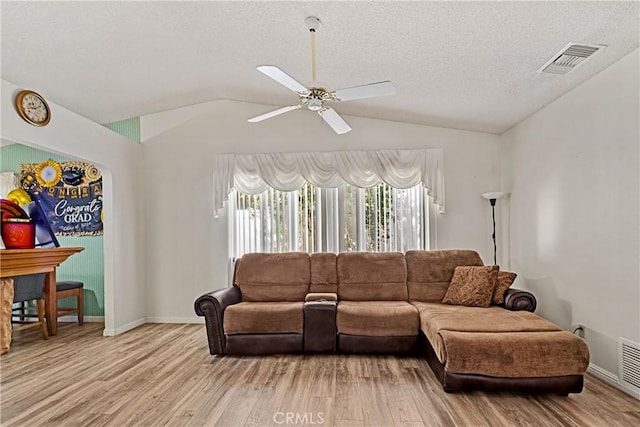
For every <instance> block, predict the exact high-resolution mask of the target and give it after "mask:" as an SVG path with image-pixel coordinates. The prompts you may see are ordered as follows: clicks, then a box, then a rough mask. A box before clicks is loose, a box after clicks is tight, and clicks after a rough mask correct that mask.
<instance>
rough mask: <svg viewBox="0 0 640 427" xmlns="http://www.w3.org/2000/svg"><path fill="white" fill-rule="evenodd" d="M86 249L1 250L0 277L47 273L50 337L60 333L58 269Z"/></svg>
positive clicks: (46, 289)
mask: <svg viewBox="0 0 640 427" xmlns="http://www.w3.org/2000/svg"><path fill="white" fill-rule="evenodd" d="M83 250H84V248H81V247H73V248H48V249H0V277H14V276H24V275H27V274H35V273H47V275H46V277H45V281H44V298H45V303H44V304H45V305H44V307H45V314H46V316H47V327H48V329H49V335H55V334H57V333H58V302H57V299H56V267H57V266H59V265H60V264H61V263H62V262H63V261H65V260H66V259H67V258H69V257H70V256H71V255H73V254H75V253H78V252H81V251H83Z"/></svg>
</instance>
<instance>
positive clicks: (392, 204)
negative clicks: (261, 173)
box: [229, 183, 431, 258]
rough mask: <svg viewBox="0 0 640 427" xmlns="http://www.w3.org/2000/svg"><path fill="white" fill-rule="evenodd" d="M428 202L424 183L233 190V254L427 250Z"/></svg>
mask: <svg viewBox="0 0 640 427" xmlns="http://www.w3.org/2000/svg"><path fill="white" fill-rule="evenodd" d="M430 206H431V200H430V197H429V196H427V195H426V194H425V189H424V187H423V186H422V185H416V186H415V187H412V188H409V189H396V188H392V187H390V186H389V185H388V184H385V183H380V184H378V185H376V186H374V187H372V188H367V189H362V188H357V187H354V186H351V185H348V184H345V185H343V186H342V187H339V188H332V189H321V188H317V187H315V186H313V185H312V184H309V183H306V184H305V185H303V186H302V187H301V188H300V189H298V190H296V191H290V192H283V191H278V190H274V189H269V190H267V191H265V192H263V193H261V194H257V195H250V194H244V193H240V192H237V191H235V190H234V191H233V192H232V194H231V197H230V198H229V221H230V232H231V254H232V257H234V258H237V257H239V256H242V254H245V253H248V252H287V251H306V252H344V251H375V252H389V251H400V252H404V251H407V250H409V249H428V248H429V216H430V215H429V212H430V210H431V209H430Z"/></svg>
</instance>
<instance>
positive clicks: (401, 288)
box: [336, 252, 408, 301]
mask: <svg viewBox="0 0 640 427" xmlns="http://www.w3.org/2000/svg"><path fill="white" fill-rule="evenodd" d="M336 269H337V274H338V298H339V299H340V300H345V301H406V300H407V297H408V293H407V264H406V262H405V258H404V255H403V254H401V253H400V252H377V253H374V252H343V253H340V254H338V256H337V263H336Z"/></svg>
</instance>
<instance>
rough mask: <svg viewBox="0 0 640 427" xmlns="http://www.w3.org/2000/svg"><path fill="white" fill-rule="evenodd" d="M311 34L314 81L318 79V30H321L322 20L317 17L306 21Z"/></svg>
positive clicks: (312, 74) (312, 75)
mask: <svg viewBox="0 0 640 427" xmlns="http://www.w3.org/2000/svg"><path fill="white" fill-rule="evenodd" d="M304 22H305V23H306V24H307V28H309V33H310V34H311V77H312V81H314V82H315V81H317V79H316V30H317V29H318V28H320V20H319V19H318V18H316V17H315V16H309V17H307V19H305V20H304Z"/></svg>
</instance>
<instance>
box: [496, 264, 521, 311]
mask: <svg viewBox="0 0 640 427" xmlns="http://www.w3.org/2000/svg"><path fill="white" fill-rule="evenodd" d="M517 276H518V275H517V274H516V273H512V272H510V271H500V272H498V283H496V289H495V290H494V291H493V303H494V304H502V303H503V302H504V293H505V292H507V289H509V287H510V286H511V285H512V284H513V281H514V280H516V277H517Z"/></svg>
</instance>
